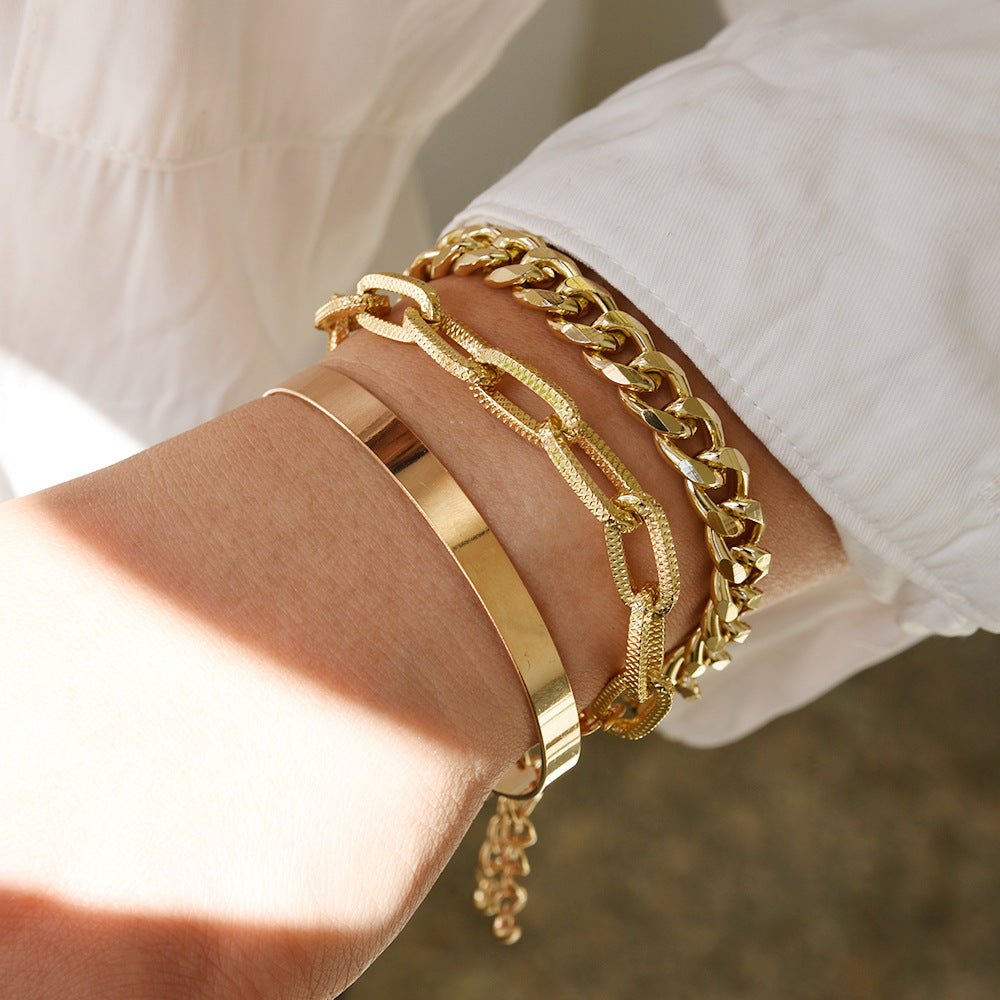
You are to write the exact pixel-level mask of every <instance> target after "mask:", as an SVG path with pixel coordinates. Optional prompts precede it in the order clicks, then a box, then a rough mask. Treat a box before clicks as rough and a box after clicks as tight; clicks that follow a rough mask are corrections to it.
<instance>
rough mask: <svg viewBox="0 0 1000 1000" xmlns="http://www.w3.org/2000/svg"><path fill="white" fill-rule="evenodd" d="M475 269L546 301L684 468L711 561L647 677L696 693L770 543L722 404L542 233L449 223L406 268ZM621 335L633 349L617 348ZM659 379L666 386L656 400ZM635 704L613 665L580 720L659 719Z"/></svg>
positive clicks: (628, 727) (752, 602) (750, 598)
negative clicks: (695, 617)
mask: <svg viewBox="0 0 1000 1000" xmlns="http://www.w3.org/2000/svg"><path fill="white" fill-rule="evenodd" d="M477 271H479V272H481V273H482V276H483V280H484V281H485V282H486V284H488V285H490V286H492V287H495V288H511V289H512V291H513V294H514V296H515V298H516V299H517V300H518V301H520V302H521V303H523V304H524V305H526V306H529V307H530V308H533V309H538V310H541V311H542V312H543V313H544V314H545V316H546V320H547V323H548V326H549V328H550V329H551V330H552V331H553V332H554V333H555V334H557V335H558V336H560V337H562V338H563V339H565V340H568V341H569V342H570V343H572V344H575V345H576V346H578V347H580V348H581V349H582V351H583V357H584V360H585V361H586V362H587V363H588V364H589V365H590V366H591V367H592V368H593V369H594V370H595V371H596V372H598V373H599V374H601V375H602V376H604V378H606V379H608V381H610V382H611V383H612V384H613V385H615V386H616V387H617V388H618V393H619V395H620V397H621V401H622V403H623V404H624V406H625V408H626V409H627V410H628V411H629V413H631V414H632V415H633V416H634V417H635V418H636V419H637V420H639V421H640V422H641V423H643V424H645V425H646V426H647V427H649V428H650V430H651V431H652V433H653V440H654V442H655V444H656V447H657V449H658V451H659V452H660V455H661V456H662V457H663V459H664V460H665V461H666V462H667V464H668V465H670V466H671V467H672V468H674V469H676V470H677V471H678V472H679V473H680V474H681V475H682V476H683V477H684V485H685V488H686V490H687V494H688V497H689V499H690V501H691V504H692V506H693V507H694V509H695V510H696V511H697V513H698V515H699V517H700V518H701V520H702V521H703V522H704V524H705V538H706V542H707V545H708V550H709V554H710V555H711V558H712V561H713V564H714V569H713V571H712V577H711V581H710V584H709V598H708V602H707V604H706V606H705V609H704V611H703V613H702V617H701V621H700V623H699V625H698V626H697V627H696V628H695V629H694V630H693V631H692V633H691V634H690V635H689V636H688V637H687V639H686V640H685V641H684V643H682V644H681V645H680V646H678V647H677V648H676V649H674V650H672V651H670V652H669V653H667V655H666V657H665V659H664V662H663V663H662V664H661V665H660V666H659V667H657V668H656V669H654V670H653V671H652V672H651V674H650V677H649V680H650V683H656V684H664V683H665V684H667V685H668V686H672V687H673V688H674V689H676V690H677V691H678V692H680V694H682V695H683V696H685V697H688V698H697V697H698V696H699V694H700V692H699V689H698V684H697V678H698V677H700V676H701V675H702V674H703V673H704V672H705V670H706V669H707V667H709V666H711V667H713V668H714V669H716V670H721V669H723V668H724V667H725V666H726V665H727V664H728V663H729V660H730V657H729V653H728V652H727V650H726V646H727V645H728V644H729V643H730V642H743V641H744V640H745V639H746V637H747V635H748V634H749V632H750V628H749V626H748V625H747V624H746V623H745V622H744V621H742V619H741V616H742V615H743V614H744V613H745V612H747V611H751V610H753V609H754V608H756V607H757V605H758V604H759V603H760V596H761V595H760V591H759V590H758V589H757V587H756V586H755V585H756V583H757V582H758V581H759V580H760V579H761V578H762V577H763V576H764V575H765V574H766V573H767V571H768V567H769V565H770V559H771V557H770V553H768V552H767V551H766V550H765V549H763V548H761V546H760V537H761V534H762V532H763V530H764V516H763V513H762V511H761V507H760V504H759V503H758V502H757V501H756V500H753V499H751V498H750V496H749V495H748V490H749V469H748V467H747V462H746V459H745V458H744V457H743V455H742V454H741V452H739V451H738V450H737V449H736V448H732V447H727V446H726V443H725V438H724V436H723V432H722V426H721V423H720V421H719V417H718V414H717V413H716V412H715V410H714V409H713V408H712V407H711V406H709V404H708V403H706V402H705V401H704V400H703V399H700V398H698V397H697V396H693V395H692V394H691V387H690V383H689V382H688V379H687V376H686V375H685V374H684V372H683V371H682V369H681V368H680V367H679V366H678V365H677V363H676V362H674V361H673V360H671V359H670V358H669V357H667V356H666V355H664V354H663V353H661V352H660V351H657V350H656V346H655V345H654V343H653V340H652V337H651V336H650V334H649V331H648V330H647V329H646V327H645V326H644V325H643V324H642V323H640V322H639V320H637V319H636V318H635V317H633V316H631V315H629V314H628V313H626V312H623V311H621V310H620V309H618V308H617V307H616V305H615V301H614V299H613V298H612V296H611V295H610V293H609V292H608V291H607V290H606V289H604V288H602V287H601V286H600V285H598V284H597V283H596V282H593V281H591V280H590V279H589V278H587V277H586V276H584V274H583V273H582V272H581V270H580V268H579V266H578V265H577V264H576V263H575V262H574V261H573V260H571V259H570V258H569V257H567V256H566V255H565V254H562V253H560V252H559V251H558V250H554V249H553V248H552V247H549V246H547V245H546V244H545V243H544V242H543V241H542V240H541V239H539V238H538V237H537V236H534V235H532V234H531V233H526V232H521V231H519V230H512V229H502V228H499V227H496V226H480V227H471V228H466V229H456V230H453V231H452V232H450V233H448V234H447V235H446V236H444V237H443V238H442V239H441V240H440V241H439V242H438V244H437V246H436V247H434V249H432V250H428V251H427V252H426V253H423V254H421V255H420V256H418V257H417V258H416V260H414V262H413V263H412V264H411V265H410V267H409V269H408V271H407V273H408V274H412V275H414V276H415V277H418V278H422V279H424V280H431V279H434V278H440V277H443V276H444V275H446V274H472V273H474V272H477ZM591 314H593V315H592V316H591ZM587 317H589V318H588V319H587V321H586V322H584V319H585V318H587ZM626 344H628V346H629V347H630V348H632V349H633V351H634V353H633V356H632V357H631V358H630V359H629V360H627V361H624V362H623V361H620V360H617V359H616V357H615V356H616V355H618V354H619V353H620V352H621V351H623V350H624V349H625V347H626ZM663 389H668V390H669V392H670V395H671V398H669V399H668V400H666V401H665V402H657V403H654V402H652V397H653V396H654V395H656V394H658V393H660V392H661V390H663ZM699 432H701V435H702V440H703V441H704V442H705V444H706V447H703V448H701V449H700V450H697V451H695V453H694V454H689V451H693V450H694V449H691V448H690V446H689V447H688V450H684V449H683V448H681V446H680V443H679V442H682V441H685V442H691V441H692V440H697V436H698V434H699ZM616 702H617V703H619V704H620V703H622V702H625V703H626V705H628V706H629V707H630V709H631V713H630V714H629V715H628V716H627V717H626V716H622V715H619V714H612V713H610V712H609V709H610V708H611V706H612V705H614V704H615V703H616ZM642 708H643V706H642V705H641V704H636V703H635V701H634V690H629V689H627V688H626V687H625V686H622V685H621V680H620V675H619V677H616V678H613V679H612V681H611V683H610V684H609V685H608V686H607V687H606V688H605V690H604V691H602V692H601V694H600V695H599V696H598V697H597V699H595V701H594V703H593V705H591V707H590V708H589V709H587V710H586V711H585V713H584V719H583V722H584V727H585V729H586V728H591V727H593V726H594V725H599V726H601V727H602V728H604V729H605V730H607V731H609V732H612V733H614V734H615V735H618V736H622V737H624V738H626V739H640V738H642V737H643V736H645V735H647V734H648V733H649V732H650V731H651V730H652V728H653V726H655V724H656V723H655V722H654V723H653V724H652V725H649V722H650V721H651V719H650V718H649V717H648V716H646V715H645V714H644V712H643V710H642ZM656 721H657V722H658V721H659V719H657V720H656Z"/></svg>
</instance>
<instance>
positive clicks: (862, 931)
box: [350, 0, 1000, 1000]
mask: <svg viewBox="0 0 1000 1000" xmlns="http://www.w3.org/2000/svg"><path fill="white" fill-rule="evenodd" d="M721 25H722V19H721V17H720V15H719V13H718V11H717V10H716V9H715V7H714V6H713V4H712V3H710V2H707V0H702V2H694V0H689V2H681V0H670V2H666V0H663V2H659V3H656V4H651V3H648V2H647V0H615V2H609V0H549V2H548V3H547V4H546V6H545V7H544V8H543V10H542V12H541V14H540V15H539V16H538V17H536V18H535V19H534V20H532V21H531V22H530V23H529V24H528V25H527V26H526V27H525V29H524V30H523V31H522V32H521V33H520V35H519V36H518V38H517V39H515V41H514V43H513V45H512V46H511V48H510V49H509V50H508V52H507V54H506V55H505V56H504V57H503V59H502V60H501V62H500V64H499V65H498V66H497V67H496V68H495V70H494V71H493V72H492V73H491V74H490V76H489V77H488V78H487V79H486V80H485V81H483V83H482V84H480V86H479V87H478V88H477V89H476V90H475V91H474V92H473V94H472V95H471V96H470V98H469V99H468V100H466V101H465V102H463V104H462V105H460V106H459V107H458V108H456V109H455V111H454V112H453V113H452V114H451V116H450V117H449V118H448V119H447V120H446V121H445V122H444V123H442V125H441V127H440V128H439V129H438V131H437V132H436V133H435V135H434V136H433V137H432V139H431V140H430V142H429V143H428V145H427V148H426V149H425V151H424V153H423V154H422V156H421V159H420V163H419V171H418V175H417V178H416V181H415V186H416V187H417V188H418V189H419V191H420V192H422V198H421V197H418V198H417V199H416V200H417V202H420V201H422V202H423V209H421V211H425V212H426V218H423V219H422V220H419V221H420V223H421V224H422V225H424V226H426V227H428V230H429V232H435V233H436V232H437V230H438V229H439V228H440V227H441V226H443V225H444V224H445V223H446V222H447V221H448V219H449V218H450V217H451V215H452V214H453V213H454V212H456V211H457V210H459V209H460V208H461V207H462V206H463V205H464V204H465V203H466V202H467V201H468V200H469V199H470V198H471V197H472V196H473V195H475V194H476V193H478V192H479V191H480V190H482V189H483V188H484V187H486V186H488V185H489V184H490V183H491V182H492V181H493V180H495V179H496V178H497V177H499V176H500V175H501V174H502V173H503V172H505V171H506V170H507V169H509V168H510V167H512V166H513V165H514V164H516V163H517V162H518V161H519V160H520V159H521V158H522V157H523V156H524V155H525V154H526V153H527V152H528V151H529V150H530V149H531V148H532V147H533V146H534V145H535V144H536V143H537V142H539V141H540V140H541V139H542V138H543V137H544V136H545V135H547V134H548V133H549V132H551V131H552V130H553V129H554V128H556V127H557V126H558V125H559V124H561V122H563V121H565V120H566V119H567V118H569V117H571V116H573V115H574V114H577V113H578V112H580V111H582V110H585V109H586V108H587V107H589V106H591V105H592V104H593V103H595V102H596V101H598V100H600V99H601V98H603V97H604V96H605V95H607V94H608V93H610V92H611V91H613V90H614V89H616V88H617V87H618V86H621V85H622V84H624V83H626V82H627V81H628V80H630V79H632V78H633V77H635V76H637V75H639V74H640V73H642V72H644V71H645V70H647V69H650V68H652V67H654V66H656V65H659V64H660V63H662V62H664V61H666V60H668V59H672V58H676V57H677V56H680V55H682V54H684V53H685V52H688V51H691V50H692V49H694V48H697V47H698V46H700V45H701V44H703V43H704V41H706V40H707V39H708V38H709V37H711V35H712V34H714V33H715V32H716V31H717V30H718V29H719V28H720V27H721ZM665 182H666V183H669V178H667V179H665ZM417 228H418V229H419V226H418V227H417ZM406 238H407V240H408V242H407V244H406V247H405V250H404V251H403V252H402V254H400V252H399V251H396V250H393V252H392V254H391V256H388V257H387V262H386V266H389V267H392V268H394V267H396V266H398V263H399V260H401V259H409V256H411V255H412V246H413V239H414V237H413V234H412V232H410V233H407V234H406ZM998 714H1000V637H998V636H987V635H977V636H973V637H971V638H969V639H964V640H934V641H930V642H927V643H924V644H923V645H920V646H918V647H916V648H915V649H912V650H910V651H909V652H907V653H906V654H904V655H903V656H901V657H898V658H897V659H895V660H893V661H892V662H890V663H889V664H885V665H882V666H880V667H877V668H875V669H873V670H871V671H869V672H867V673H865V674H863V675H861V676H859V677H857V678H855V679H853V680H852V681H850V682H849V683H848V684H846V685H844V686H843V687H841V688H840V689H838V690H836V691H834V692H832V693H831V694H829V695H827V696H826V697H825V698H823V699H821V700H820V701H819V702H817V703H815V704H813V705H811V706H809V707H807V708H806V709H804V710H802V711H800V712H798V713H796V714H794V715H792V716H788V717H785V718H783V719H779V720H777V721H776V722H774V723H772V724H771V725H769V726H767V727H766V728H765V729H763V730H762V731H760V732H758V733H756V734H754V735H753V736H751V737H749V738H748V739H745V740H743V741H742V742H740V743H737V744H735V745H733V746H730V747H725V748H722V749H719V750H712V751H705V750H690V749H687V748H684V747H680V746H677V745H674V744H668V743H665V742H664V741H663V740H660V739H658V738H650V739H649V740H647V741H645V742H643V743H641V744H636V745H633V744H626V743H623V742H621V741H618V740H614V739H612V738H609V737H600V736H598V737H593V738H591V739H590V740H589V741H588V743H587V746H586V751H585V753H584V757H583V760H582V763H581V764H580V766H579V767H578V768H577V770H576V772H575V773H574V774H573V775H572V776H570V778H569V779H568V780H565V781H563V782H560V783H558V784H557V785H555V786H554V787H553V789H552V791H551V792H550V793H549V794H548V795H547V796H546V799H545V802H544V803H543V805H542V806H541V807H540V809H539V812H538V814H537V820H538V825H539V829H540V836H541V840H540V842H539V844H538V845H537V846H536V847H535V848H533V849H532V851H531V862H532V865H533V866H534V871H533V873H532V875H531V876H530V877H529V879H528V880H527V885H528V888H529V890H530V893H531V901H530V904H529V906H528V909H527V911H526V913H525V919H524V924H525V927H526V935H525V939H524V940H522V941H521V942H520V943H519V944H518V945H516V946H514V947H513V948H503V947H501V946H499V945H497V944H495V943H494V942H493V940H492V938H491V936H490V932H489V927H488V922H487V921H486V920H484V919H483V918H481V917H479V916H478V914H476V913H475V912H474V911H473V909H472V905H471V892H472V888H473V880H472V871H473V868H474V865H475V857H476V852H477V850H478V845H479V841H480V838H481V835H482V831H483V828H484V827H485V823H486V818H487V815H488V813H487V812H484V814H483V815H482V817H481V818H480V820H479V821H478V822H477V823H476V824H475V826H474V828H473V830H472V831H471V832H470V834H469V836H468V837H467V838H466V841H465V843H464V844H463V846H462V848H461V849H460V851H459V852H458V854H457V856H456V857H455V859H454V861H453V862H452V864H451V865H450V866H449V868H448V869H447V870H446V871H445V873H444V874H443V876H442V877H441V879H440V881H439V882H438V884H437V886H436V887H435V889H434V890H433V892H432V893H431V895H430V897H429V898H428V900H427V901H426V903H425V904H424V906H423V907H422V908H421V910H420V911H419V912H418V914H417V916H416V918H415V919H414V920H413V921H412V922H411V923H410V925H409V926H408V927H407V929H406V930H405V931H404V933H403V934H402V935H401V936H400V938H399V939H398V940H397V941H396V942H395V943H394V944H393V945H392V946H391V947H390V948H389V949H388V951H387V952H386V953H385V954H384V955H383V956H382V958H380V959H379V961H378V962H376V964H375V965H374V966H373V967H372V968H371V969H370V970H369V971H368V972H367V973H366V974H365V976H364V977H363V978H362V979H361V980H360V981H359V982H358V983H357V984H356V985H355V986H354V987H352V989H351V991H350V1000H386V998H396V997H400V998H402V997H405V998H409V1000H488V998H489V1000H493V998H498V997H499V998H509V1000H515V998H519V997H535V998H544V1000H624V998H626V997H628V998H633V997H639V998H650V1000H656V998H660V997H670V998H671V1000H687V998H695V997H696V998H698V1000H737V998H739V1000H776V998H791V1000H855V998H857V1000H862V998H865V1000H869V998H878V1000H995V998H996V997H1000V852H998V845H1000V736H998V734H997V725H996V719H997V717H998Z"/></svg>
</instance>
